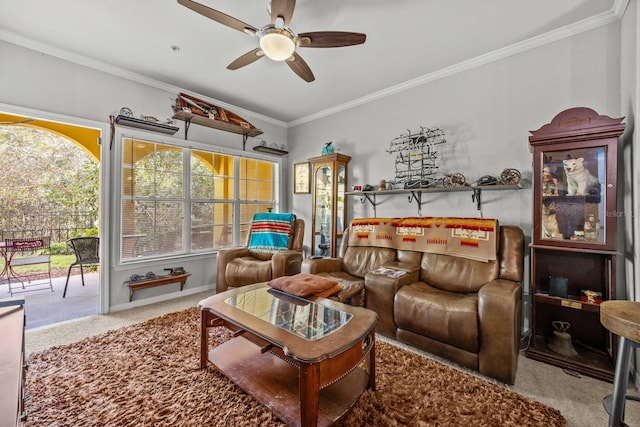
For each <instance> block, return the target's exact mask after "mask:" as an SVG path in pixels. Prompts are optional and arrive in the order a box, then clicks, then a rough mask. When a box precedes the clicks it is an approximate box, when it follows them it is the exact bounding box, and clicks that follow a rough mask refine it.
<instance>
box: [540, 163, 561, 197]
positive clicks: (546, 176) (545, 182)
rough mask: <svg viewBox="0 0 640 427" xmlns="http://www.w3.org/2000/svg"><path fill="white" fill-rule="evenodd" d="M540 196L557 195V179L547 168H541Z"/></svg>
mask: <svg viewBox="0 0 640 427" xmlns="http://www.w3.org/2000/svg"><path fill="white" fill-rule="evenodd" d="M542 195H543V196H557V195H558V178H556V176H555V175H554V174H553V173H551V168H550V167H549V166H545V167H544V168H542Z"/></svg>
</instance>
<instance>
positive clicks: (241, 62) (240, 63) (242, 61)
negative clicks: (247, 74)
mask: <svg viewBox="0 0 640 427" xmlns="http://www.w3.org/2000/svg"><path fill="white" fill-rule="evenodd" d="M263 56H264V53H263V52H262V49H260V48H259V47H257V48H255V49H253V50H252V51H250V52H247V53H245V54H244V55H242V56H241V57H239V58H238V59H236V60H235V61H233V62H232V63H231V64H229V65H227V69H228V70H237V69H238V68H242V67H244V66H245V65H249V64H251V63H252V62H255V61H257V60H258V59H260V58H262V57H263Z"/></svg>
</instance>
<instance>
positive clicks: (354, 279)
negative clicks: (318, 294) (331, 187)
mask: <svg viewBox="0 0 640 427" xmlns="http://www.w3.org/2000/svg"><path fill="white" fill-rule="evenodd" d="M348 241H349V228H347V229H346V230H345V231H344V234H343V235H342V243H341V245H340V250H339V252H338V257H337V258H319V259H305V260H304V261H303V262H302V269H301V271H302V272H303V273H311V274H317V275H318V276H322V277H326V278H329V279H333V280H336V281H337V282H338V283H340V285H341V286H342V288H343V289H342V291H340V292H339V293H338V294H335V295H332V296H330V297H329V298H330V299H333V300H336V301H339V302H343V303H347V304H350V305H354V306H360V307H362V306H364V299H365V290H364V277H365V275H366V274H367V273H368V272H369V271H371V270H375V269H376V268H378V267H380V266H381V265H383V264H386V263H387V262H391V261H395V259H396V250H395V249H390V248H374V247H367V246H363V247H355V246H349V245H348V244H347V243H346V242H348Z"/></svg>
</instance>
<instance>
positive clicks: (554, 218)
mask: <svg viewBox="0 0 640 427" xmlns="http://www.w3.org/2000/svg"><path fill="white" fill-rule="evenodd" d="M540 156H541V159H540V167H541V168H542V169H541V170H540V171H539V173H540V177H541V182H540V185H541V198H542V200H541V201H542V203H540V204H539V209H540V212H539V213H540V229H539V230H538V232H539V238H540V239H541V240H563V241H564V240H569V241H572V242H588V243H591V244H605V243H606V235H607V233H606V231H607V229H606V227H607V224H606V217H605V215H606V209H605V207H606V206H607V203H606V198H607V194H606V191H603V190H604V189H606V188H607V184H608V182H607V152H606V147H604V146H599V147H589V148H576V149H571V150H556V151H542V152H541V153H540Z"/></svg>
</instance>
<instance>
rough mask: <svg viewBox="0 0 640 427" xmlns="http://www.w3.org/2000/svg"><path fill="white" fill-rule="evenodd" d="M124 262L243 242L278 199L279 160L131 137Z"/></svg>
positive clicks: (125, 171)
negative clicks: (252, 225)
mask: <svg viewBox="0 0 640 427" xmlns="http://www.w3.org/2000/svg"><path fill="white" fill-rule="evenodd" d="M122 147H123V152H122V210H121V215H122V218H121V224H122V225H121V245H120V250H121V260H123V261H129V260H133V259H140V258H152V257H162V256H170V255H177V254H186V253H196V252H203V251H212V250H216V249H219V248H223V247H227V246H232V245H234V244H240V243H241V242H244V239H246V234H247V230H248V224H249V223H250V221H251V218H252V216H253V214H254V213H255V212H266V211H267V210H270V209H271V208H272V207H273V206H274V203H276V197H275V194H276V187H275V186H276V182H277V180H276V171H277V164H276V163H275V162H269V161H264V160H258V159H249V158H244V157H238V156H232V155H228V154H221V153H214V152H209V151H204V150H194V149H189V148H182V147H177V146H172V145H165V144H160V143H154V142H149V141H142V140H137V139H132V138H124V139H123V144H122Z"/></svg>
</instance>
